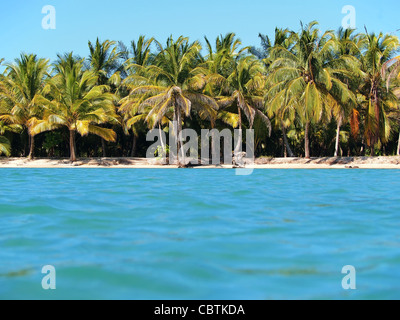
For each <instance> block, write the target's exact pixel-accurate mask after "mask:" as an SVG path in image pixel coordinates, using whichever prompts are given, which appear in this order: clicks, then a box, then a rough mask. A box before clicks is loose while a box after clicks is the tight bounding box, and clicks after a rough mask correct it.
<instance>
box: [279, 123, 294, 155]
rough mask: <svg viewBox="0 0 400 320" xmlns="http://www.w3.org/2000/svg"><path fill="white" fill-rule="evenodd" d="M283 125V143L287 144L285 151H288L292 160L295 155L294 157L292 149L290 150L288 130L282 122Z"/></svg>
mask: <svg viewBox="0 0 400 320" xmlns="http://www.w3.org/2000/svg"><path fill="white" fill-rule="evenodd" d="M281 124H282V135H283V142H284V143H285V150H286V153H287V154H288V155H289V157H290V158H293V157H294V155H293V152H292V149H291V148H290V145H289V141H288V139H287V136H286V128H285V126H284V125H283V121H282V123H281Z"/></svg>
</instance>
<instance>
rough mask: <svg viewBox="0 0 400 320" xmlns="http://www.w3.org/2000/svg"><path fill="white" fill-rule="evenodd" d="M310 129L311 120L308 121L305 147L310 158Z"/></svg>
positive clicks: (306, 154)
mask: <svg viewBox="0 0 400 320" xmlns="http://www.w3.org/2000/svg"><path fill="white" fill-rule="evenodd" d="M309 131H310V122H309V121H307V122H306V128H305V132H304V149H305V157H306V158H307V159H308V158H310V140H309V137H308V134H309Z"/></svg>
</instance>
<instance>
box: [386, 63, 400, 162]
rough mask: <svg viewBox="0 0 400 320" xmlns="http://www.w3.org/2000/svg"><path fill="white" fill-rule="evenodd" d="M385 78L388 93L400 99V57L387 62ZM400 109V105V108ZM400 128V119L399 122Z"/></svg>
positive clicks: (399, 149)
mask: <svg viewBox="0 0 400 320" xmlns="http://www.w3.org/2000/svg"><path fill="white" fill-rule="evenodd" d="M382 71H383V74H382V76H383V78H384V79H386V89H387V91H389V90H393V94H394V95H395V96H396V97H397V99H400V56H397V57H394V58H392V59H390V60H389V61H387V62H386V63H385V64H384V66H383V70H382ZM398 107H400V104H399V106H398ZM398 127H399V128H400V119H399V120H398ZM396 154H397V155H398V156H400V133H399V139H398V142H397V149H396Z"/></svg>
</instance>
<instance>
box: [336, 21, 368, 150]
mask: <svg viewBox="0 0 400 320" xmlns="http://www.w3.org/2000/svg"><path fill="white" fill-rule="evenodd" d="M333 41H334V42H335V48H334V51H333V56H332V58H331V62H330V64H331V65H334V66H335V67H336V68H337V69H339V70H340V74H337V75H338V77H339V78H340V77H341V78H340V79H341V81H342V82H343V83H345V84H346V85H347V86H348V87H349V89H350V93H351V99H350V100H348V101H346V102H340V97H339V99H336V102H335V103H334V104H333V106H332V112H333V115H334V117H335V119H336V122H337V128H336V140H335V141H336V142H335V153H334V156H335V157H337V156H338V153H339V142H340V128H341V126H342V125H343V124H344V123H345V122H346V121H347V120H348V119H350V121H351V119H354V117H357V116H358V110H357V109H356V95H355V94H354V93H355V92H356V91H357V86H358V84H359V81H358V80H359V78H360V72H359V68H360V60H359V59H360V58H361V51H360V34H356V33H355V30H353V29H343V28H339V30H338V31H337V33H336V34H335V35H334V36H333ZM352 127H354V126H352Z"/></svg>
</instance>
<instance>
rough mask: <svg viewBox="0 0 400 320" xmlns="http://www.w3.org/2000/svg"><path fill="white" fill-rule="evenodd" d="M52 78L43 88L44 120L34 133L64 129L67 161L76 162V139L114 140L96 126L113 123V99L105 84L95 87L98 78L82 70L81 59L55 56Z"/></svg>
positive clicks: (108, 133) (111, 135)
mask: <svg viewBox="0 0 400 320" xmlns="http://www.w3.org/2000/svg"><path fill="white" fill-rule="evenodd" d="M55 73H56V74H55V76H54V77H53V78H52V79H51V80H50V81H49V83H48V85H47V86H46V92H47V93H48V94H49V96H50V97H51V98H50V99H42V101H41V102H42V103H43V104H44V106H45V112H44V119H45V120H44V121H42V122H40V123H38V124H37V125H36V126H35V127H34V132H36V133H40V132H43V131H48V130H52V129H55V128H59V127H67V128H68V130H69V134H70V139H69V141H70V160H71V161H76V147H75V136H76V133H77V132H78V133H79V134H80V135H81V136H85V135H87V134H89V133H92V134H95V135H98V136H100V137H101V138H103V139H104V140H106V141H115V138H116V134H115V132H114V131H113V130H111V129H107V128H103V127H101V126H99V125H101V124H104V123H107V122H109V121H112V120H114V121H115V120H116V115H115V111H114V110H115V107H114V104H113V100H114V97H113V95H112V94H111V93H109V92H108V91H109V87H108V86H107V85H97V83H98V75H96V73H94V72H93V71H90V70H86V71H84V70H83V59H79V58H75V57H74V56H73V55H72V53H69V54H65V55H64V56H60V55H59V56H58V61H57V62H56V65H55Z"/></svg>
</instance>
